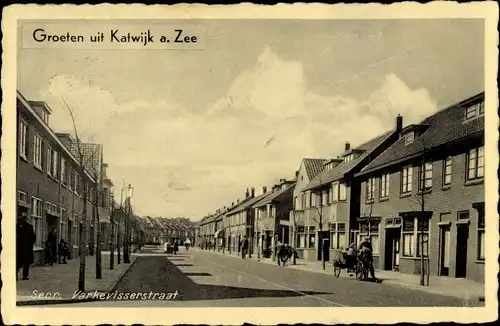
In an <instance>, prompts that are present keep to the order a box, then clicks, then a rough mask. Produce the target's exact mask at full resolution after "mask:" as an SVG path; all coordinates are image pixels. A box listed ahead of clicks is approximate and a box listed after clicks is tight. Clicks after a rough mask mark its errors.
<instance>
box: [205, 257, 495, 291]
mask: <svg viewBox="0 0 500 326" xmlns="http://www.w3.org/2000/svg"><path fill="white" fill-rule="evenodd" d="M196 250H198V251H204V252H210V253H214V254H219V255H224V256H229V257H239V258H240V259H241V255H239V256H238V253H237V252H236V253H235V252H232V253H231V254H229V253H228V251H225V253H224V254H223V253H222V251H221V252H218V251H209V250H201V249H199V248H196ZM247 259H248V258H247ZM250 259H252V260H257V255H255V254H253V255H252V258H250ZM260 262H261V263H265V264H273V265H275V266H277V263H276V262H275V261H273V260H272V259H271V258H264V259H263V258H261V259H260ZM296 263H297V264H296V265H293V264H292V263H291V262H290V263H289V264H287V267H286V268H293V269H298V270H303V271H309V272H315V273H321V274H328V275H331V276H332V277H335V276H334V275H333V266H332V264H331V263H330V262H326V264H325V265H326V266H325V270H323V264H322V262H321V261H303V260H299V259H297V261H296ZM375 276H376V277H377V278H378V279H380V280H382V283H384V284H391V285H398V286H403V287H408V288H412V289H415V290H420V291H425V292H429V293H434V294H439V295H444V296H450V297H456V298H461V299H469V300H475V301H477V300H484V293H485V284H484V283H478V282H474V281H471V280H467V279H457V278H451V277H440V276H431V277H430V279H429V283H430V285H429V286H421V285H420V275H411V274H403V273H398V272H393V271H383V270H375ZM339 278H354V276H350V275H349V274H347V272H346V271H345V270H342V272H341V274H340V277H339Z"/></svg>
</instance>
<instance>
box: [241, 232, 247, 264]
mask: <svg viewBox="0 0 500 326" xmlns="http://www.w3.org/2000/svg"><path fill="white" fill-rule="evenodd" d="M247 252H248V239H247V237H246V236H244V237H243V241H242V242H241V258H243V259H245V256H246V255H247Z"/></svg>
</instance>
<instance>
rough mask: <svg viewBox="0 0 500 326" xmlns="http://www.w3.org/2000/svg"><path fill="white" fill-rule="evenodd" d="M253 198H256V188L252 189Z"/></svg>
mask: <svg viewBox="0 0 500 326" xmlns="http://www.w3.org/2000/svg"><path fill="white" fill-rule="evenodd" d="M251 196H252V198H254V197H255V188H253V187H252V194H251Z"/></svg>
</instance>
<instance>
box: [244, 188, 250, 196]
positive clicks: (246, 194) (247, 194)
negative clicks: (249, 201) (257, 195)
mask: <svg viewBox="0 0 500 326" xmlns="http://www.w3.org/2000/svg"><path fill="white" fill-rule="evenodd" d="M248 197H250V193H249V192H248V188H247V192H245V198H248Z"/></svg>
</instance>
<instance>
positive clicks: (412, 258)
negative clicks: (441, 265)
mask: <svg viewBox="0 0 500 326" xmlns="http://www.w3.org/2000/svg"><path fill="white" fill-rule="evenodd" d="M401 259H408V260H420V259H421V258H420V257H414V256H401ZM424 260H429V258H427V257H424Z"/></svg>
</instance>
